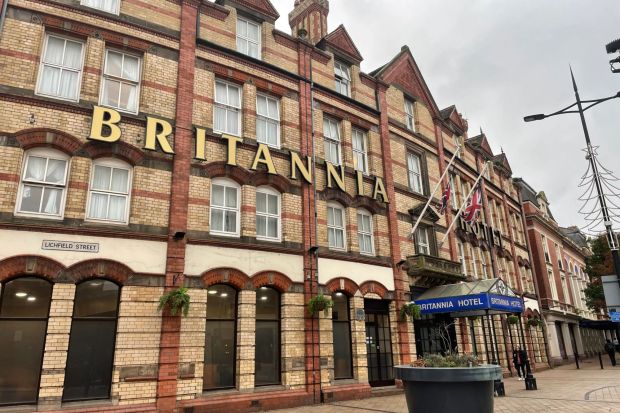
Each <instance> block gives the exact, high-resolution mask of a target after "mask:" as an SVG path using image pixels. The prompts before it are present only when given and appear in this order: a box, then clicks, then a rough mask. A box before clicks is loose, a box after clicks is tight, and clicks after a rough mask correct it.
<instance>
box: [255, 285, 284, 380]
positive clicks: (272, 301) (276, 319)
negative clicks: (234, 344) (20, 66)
mask: <svg viewBox="0 0 620 413" xmlns="http://www.w3.org/2000/svg"><path fill="white" fill-rule="evenodd" d="M254 360H255V370H254V377H255V379H254V385H255V386H266V385H270V384H280V293H278V292H277V291H276V290H274V289H273V288H268V287H261V288H259V289H258V291H256V355H255V356H254Z"/></svg>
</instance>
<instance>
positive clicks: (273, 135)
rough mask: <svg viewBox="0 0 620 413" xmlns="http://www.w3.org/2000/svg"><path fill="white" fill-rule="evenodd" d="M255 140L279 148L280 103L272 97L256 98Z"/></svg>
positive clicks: (260, 96)
mask: <svg viewBox="0 0 620 413" xmlns="http://www.w3.org/2000/svg"><path fill="white" fill-rule="evenodd" d="M256 140H257V141H258V142H260V143H264V144H266V145H269V146H271V147H273V148H280V102H279V101H278V99H276V98H274V97H271V96H267V95H263V94H258V95H257V96H256Z"/></svg>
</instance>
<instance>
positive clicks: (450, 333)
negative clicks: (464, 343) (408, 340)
mask: <svg viewBox="0 0 620 413" xmlns="http://www.w3.org/2000/svg"><path fill="white" fill-rule="evenodd" d="M413 324H414V329H415V345H416V354H417V356H418V358H420V357H424V356H427V355H429V354H442V355H447V354H450V353H456V352H458V344H457V340H456V328H455V327H454V326H455V324H454V319H453V318H452V317H450V316H449V315H448V314H424V315H422V316H421V317H420V319H418V320H415V322H414V323H413Z"/></svg>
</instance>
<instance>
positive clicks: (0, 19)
mask: <svg viewBox="0 0 620 413" xmlns="http://www.w3.org/2000/svg"><path fill="white" fill-rule="evenodd" d="M0 5H1V6H2V11H0V39H2V29H3V28H4V19H5V18H6V9H7V8H8V6H9V0H0Z"/></svg>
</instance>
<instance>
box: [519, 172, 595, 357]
mask: <svg viewBox="0 0 620 413" xmlns="http://www.w3.org/2000/svg"><path fill="white" fill-rule="evenodd" d="M515 181H516V183H517V185H518V186H519V188H520V193H521V201H522V203H523V212H524V214H525V218H526V225H527V233H528V238H529V245H530V248H531V253H532V259H533V267H534V275H535V277H536V283H537V286H538V295H539V297H540V302H541V305H542V308H541V310H542V314H543V317H544V320H545V323H546V325H547V328H546V331H547V337H548V342H549V352H550V358H551V362H552V363H553V364H561V363H563V362H566V361H568V360H571V359H574V357H575V352H578V354H580V355H582V356H583V355H592V354H596V352H598V351H601V348H602V341H603V335H602V333H601V332H600V331H599V330H593V329H590V328H583V327H580V325H579V322H580V320H581V319H588V320H596V319H597V314H595V313H594V312H592V311H591V310H590V309H588V308H587V307H586V304H585V294H584V292H583V290H584V289H585V287H586V284H587V283H588V275H587V274H586V272H585V258H586V257H587V256H589V255H590V254H591V251H590V250H589V247H588V243H587V239H586V237H585V235H584V234H583V233H581V232H580V231H579V228H577V227H574V226H573V227H568V228H563V227H560V226H559V225H558V223H557V222H556V221H555V218H554V217H553V214H552V213H551V209H550V202H549V200H548V199H547V196H546V195H545V193H544V192H536V191H535V190H534V189H533V188H532V187H531V186H530V185H529V184H528V183H527V182H525V181H524V180H522V179H515Z"/></svg>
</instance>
